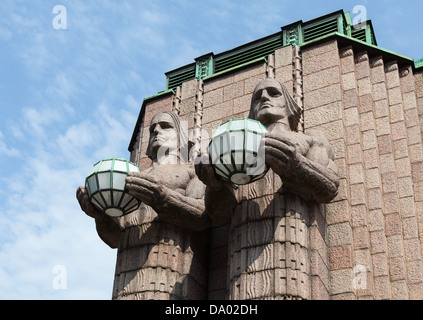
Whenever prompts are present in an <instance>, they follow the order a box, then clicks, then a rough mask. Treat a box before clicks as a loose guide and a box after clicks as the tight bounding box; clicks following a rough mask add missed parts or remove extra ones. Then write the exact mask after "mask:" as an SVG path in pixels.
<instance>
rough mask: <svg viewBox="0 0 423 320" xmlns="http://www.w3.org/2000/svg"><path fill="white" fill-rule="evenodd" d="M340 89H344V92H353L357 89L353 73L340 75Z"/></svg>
mask: <svg viewBox="0 0 423 320" xmlns="http://www.w3.org/2000/svg"><path fill="white" fill-rule="evenodd" d="M342 88H343V89H344V91H347V90H351V89H354V90H355V89H356V88H357V82H356V79H355V73H354V72H350V73H347V74H343V75H342Z"/></svg>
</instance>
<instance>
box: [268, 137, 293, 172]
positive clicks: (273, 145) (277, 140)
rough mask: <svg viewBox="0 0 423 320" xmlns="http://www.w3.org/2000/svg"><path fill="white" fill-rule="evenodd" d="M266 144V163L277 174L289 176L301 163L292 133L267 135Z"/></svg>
mask: <svg viewBox="0 0 423 320" xmlns="http://www.w3.org/2000/svg"><path fill="white" fill-rule="evenodd" d="M264 143H265V144H264V146H265V147H264V148H265V161H266V163H267V164H268V165H269V166H270V167H271V168H272V170H273V171H274V172H275V173H277V174H279V175H283V176H286V175H289V173H290V172H292V170H294V168H295V167H296V166H297V165H298V162H299V161H300V160H299V157H298V155H299V152H298V150H297V147H296V143H295V141H294V140H293V139H292V137H291V136H290V133H289V132H287V134H281V133H277V134H273V133H271V132H269V133H266V135H265V137H264Z"/></svg>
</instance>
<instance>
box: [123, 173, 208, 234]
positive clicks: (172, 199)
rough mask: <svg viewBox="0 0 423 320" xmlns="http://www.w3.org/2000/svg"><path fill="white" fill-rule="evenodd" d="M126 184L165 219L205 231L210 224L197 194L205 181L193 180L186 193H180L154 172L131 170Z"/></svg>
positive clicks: (130, 192) (133, 194)
mask: <svg viewBox="0 0 423 320" xmlns="http://www.w3.org/2000/svg"><path fill="white" fill-rule="evenodd" d="M198 182H199V181H198ZM126 187H127V190H128V193H129V194H131V195H132V196H134V197H136V198H137V199H139V200H141V201H142V202H144V203H145V204H147V205H149V206H151V207H152V208H153V209H154V210H155V211H156V212H157V214H158V215H159V217H160V218H161V219H163V220H164V221H167V222H171V223H174V224H176V225H179V226H180V227H184V228H189V229H192V230H194V231H202V230H205V229H207V228H208V227H209V226H210V220H209V218H208V216H207V214H206V212H205V209H204V200H203V199H202V198H196V195H195V193H197V194H198V187H202V185H200V186H198V185H196V182H195V181H191V182H190V183H189V184H188V186H187V190H186V191H185V194H181V193H180V192H178V191H175V190H173V189H171V188H169V187H166V186H164V185H163V184H162V183H160V182H159V181H158V180H157V179H156V178H155V177H154V176H152V175H149V174H145V173H130V174H129V175H128V177H127V178H126Z"/></svg>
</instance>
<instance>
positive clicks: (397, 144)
mask: <svg viewBox="0 0 423 320" xmlns="http://www.w3.org/2000/svg"><path fill="white" fill-rule="evenodd" d="M393 146H394V156H395V159H401V158H405V157H408V145H407V139H400V140H396V141H393Z"/></svg>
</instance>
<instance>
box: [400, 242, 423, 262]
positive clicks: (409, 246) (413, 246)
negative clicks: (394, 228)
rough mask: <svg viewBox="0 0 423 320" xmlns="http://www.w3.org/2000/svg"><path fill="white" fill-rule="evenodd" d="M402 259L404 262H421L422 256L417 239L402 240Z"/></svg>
mask: <svg viewBox="0 0 423 320" xmlns="http://www.w3.org/2000/svg"><path fill="white" fill-rule="evenodd" d="M404 257H405V260H406V261H421V259H422V255H421V252H420V241H419V239H418V238H415V239H407V240H404Z"/></svg>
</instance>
